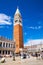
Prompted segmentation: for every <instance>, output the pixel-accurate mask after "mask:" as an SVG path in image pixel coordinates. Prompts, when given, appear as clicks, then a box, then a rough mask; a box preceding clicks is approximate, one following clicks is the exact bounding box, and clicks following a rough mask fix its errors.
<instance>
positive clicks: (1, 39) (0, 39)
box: [0, 36, 15, 43]
mask: <svg viewBox="0 0 43 65" xmlns="http://www.w3.org/2000/svg"><path fill="white" fill-rule="evenodd" d="M0 41H6V42H12V43H13V42H15V41H13V40H9V39H7V38H5V37H2V36H0Z"/></svg>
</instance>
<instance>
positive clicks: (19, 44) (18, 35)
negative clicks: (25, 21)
mask: <svg viewBox="0 0 43 65" xmlns="http://www.w3.org/2000/svg"><path fill="white" fill-rule="evenodd" d="M14 39H15V41H16V50H15V52H16V53H19V51H20V50H19V49H20V48H23V34H22V26H21V25H19V24H18V25H15V26H14Z"/></svg>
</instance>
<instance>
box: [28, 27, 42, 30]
mask: <svg viewBox="0 0 43 65" xmlns="http://www.w3.org/2000/svg"><path fill="white" fill-rule="evenodd" d="M28 28H30V29H36V30H37V29H41V28H42V26H30V27H28Z"/></svg>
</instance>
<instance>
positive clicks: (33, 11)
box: [0, 0, 43, 43]
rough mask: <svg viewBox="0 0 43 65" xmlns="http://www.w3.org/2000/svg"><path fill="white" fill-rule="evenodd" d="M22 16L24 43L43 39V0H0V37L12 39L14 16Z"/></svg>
mask: <svg viewBox="0 0 43 65" xmlns="http://www.w3.org/2000/svg"><path fill="white" fill-rule="evenodd" d="M17 6H18V7H19V10H20V12H21V15H22V22H23V23H22V24H23V39H24V43H26V42H27V40H30V39H43V0H0V36H4V37H6V38H8V39H13V20H14V14H15V11H16V9H17Z"/></svg>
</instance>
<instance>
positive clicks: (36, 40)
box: [24, 39, 43, 46]
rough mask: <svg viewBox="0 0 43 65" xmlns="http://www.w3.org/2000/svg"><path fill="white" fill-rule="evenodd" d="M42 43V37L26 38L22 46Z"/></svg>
mask: <svg viewBox="0 0 43 65" xmlns="http://www.w3.org/2000/svg"><path fill="white" fill-rule="evenodd" d="M37 44H43V39H35V40H28V41H27V42H26V43H25V45H24V46H30V45H37Z"/></svg>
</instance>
